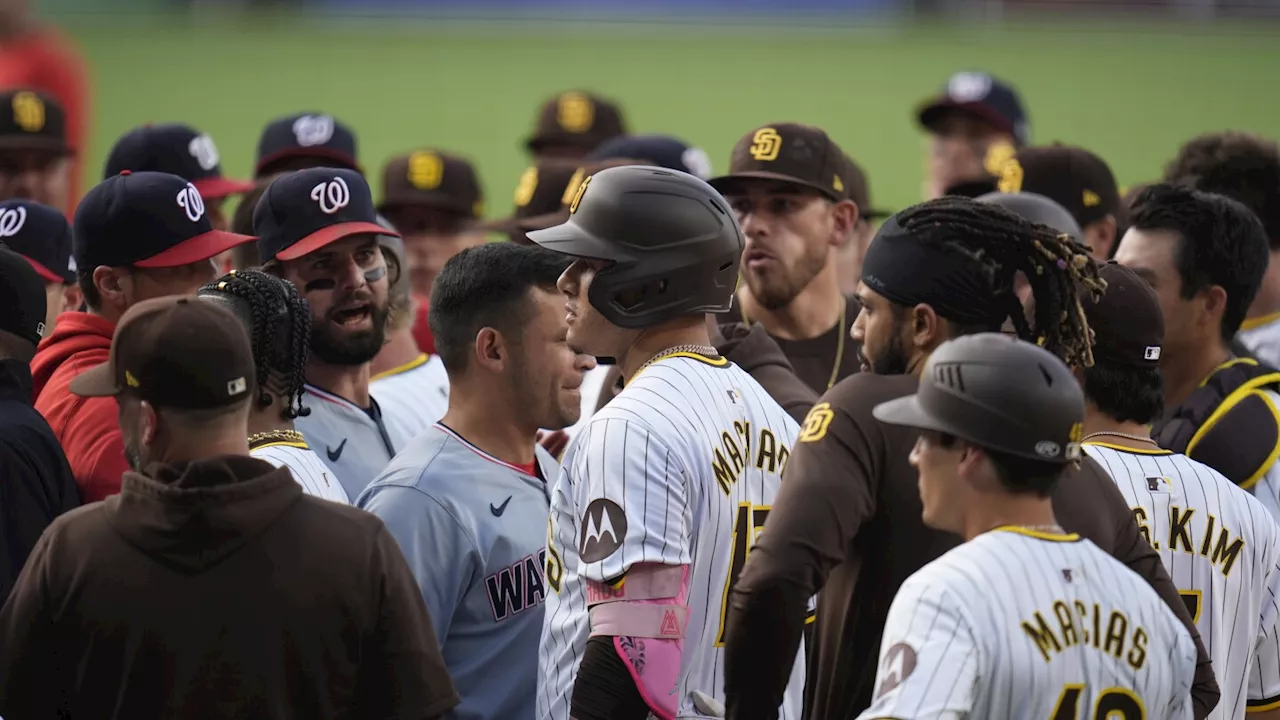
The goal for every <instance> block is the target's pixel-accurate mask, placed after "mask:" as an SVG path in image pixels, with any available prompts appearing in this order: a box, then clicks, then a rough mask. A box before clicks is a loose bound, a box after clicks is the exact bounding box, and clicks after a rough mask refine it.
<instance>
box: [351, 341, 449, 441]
mask: <svg viewBox="0 0 1280 720" xmlns="http://www.w3.org/2000/svg"><path fill="white" fill-rule="evenodd" d="M369 394H370V395H372V396H373V397H374V399H375V400H377V401H378V407H380V408H381V409H382V422H384V423H386V426H387V432H389V433H391V434H392V436H393V437H403V438H410V439H411V438H415V437H417V436H418V435H419V434H420V433H422V431H424V430H426V429H427V428H429V427H431V426H432V425H434V424H435V422H436V421H437V420H439V419H440V418H442V417H444V412H445V410H448V409H449V376H448V375H447V374H446V373H445V371H444V362H442V361H441V360H440V356H439V355H427V354H426V353H423V354H422V355H419V356H418V357H417V359H415V360H414V361H413V362H411V363H406V364H405V365H402V366H400V367H398V368H393V369H391V370H387V371H385V372H380V373H378V374H377V375H374V376H373V377H372V378H371V379H370V380H369ZM397 449H400V448H399V447H397Z"/></svg>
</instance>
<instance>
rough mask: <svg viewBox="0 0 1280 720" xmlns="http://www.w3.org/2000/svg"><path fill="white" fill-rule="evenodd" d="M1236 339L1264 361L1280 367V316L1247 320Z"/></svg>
mask: <svg viewBox="0 0 1280 720" xmlns="http://www.w3.org/2000/svg"><path fill="white" fill-rule="evenodd" d="M1236 339H1237V340H1239V341H1240V342H1241V343H1242V344H1243V345H1244V346H1245V347H1246V348H1248V349H1249V352H1251V353H1253V354H1254V356H1255V357H1257V358H1258V359H1259V360H1261V361H1262V362H1264V363H1266V364H1268V365H1270V366H1271V367H1275V368H1280V316H1277V315H1268V316H1266V317H1261V318H1252V319H1249V320H1245V321H1244V324H1243V325H1241V326H1240V332H1238V333H1236Z"/></svg>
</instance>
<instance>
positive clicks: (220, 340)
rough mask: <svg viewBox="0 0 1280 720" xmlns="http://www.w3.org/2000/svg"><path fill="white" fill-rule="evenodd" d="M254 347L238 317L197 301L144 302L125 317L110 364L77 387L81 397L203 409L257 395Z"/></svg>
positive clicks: (75, 383) (86, 375) (167, 299)
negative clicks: (133, 399) (126, 397)
mask: <svg viewBox="0 0 1280 720" xmlns="http://www.w3.org/2000/svg"><path fill="white" fill-rule="evenodd" d="M254 372H255V369H254V364H253V349H252V348H251V347H250V343H249V335H248V333H247V332H246V331H245V328H244V325H242V324H241V323H240V321H239V320H237V319H236V316H235V315H233V314H231V311H229V310H227V309H226V308H223V307H221V306H218V305H215V304H213V303H207V302H201V301H199V300H196V299H194V298H191V297H185V296H170V297H163V298H155V299H153V300H144V301H143V302H140V303H138V304H136V305H134V306H133V307H131V308H129V309H128V311H126V312H125V314H124V316H123V317H121V318H120V323H119V324H118V325H116V331H115V335H114V337H112V338H111V353H110V356H109V359H108V360H107V362H106V363H104V364H102V365H99V366H97V367H94V368H90V369H89V370H86V371H85V372H83V373H81V374H80V375H78V376H77V377H76V378H75V379H74V380H72V381H71V392H73V393H75V394H76V395H80V396H82V397H110V396H116V395H121V394H130V395H134V396H136V397H138V398H140V399H142V400H146V401H147V402H149V403H151V404H152V405H154V406H156V407H165V408H175V409H183V410H204V409H212V408H218V407H225V406H228V405H234V404H236V403H240V402H243V401H245V400H246V399H248V398H249V397H251V394H252V392H253V389H254Z"/></svg>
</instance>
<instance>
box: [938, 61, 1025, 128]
mask: <svg viewBox="0 0 1280 720" xmlns="http://www.w3.org/2000/svg"><path fill="white" fill-rule="evenodd" d="M957 112H959V113H968V114H969V115H973V116H976V117H978V118H981V119H982V120H985V121H986V122H988V123H990V124H991V125H993V126H995V127H996V128H998V129H1000V130H1003V131H1004V132H1007V133H1009V134H1010V135H1012V136H1013V137H1014V139H1015V140H1017V141H1018V144H1019V145H1025V144H1026V143H1027V140H1028V136H1029V135H1030V132H1029V129H1028V127H1027V113H1026V111H1025V110H1023V109H1022V100H1021V99H1020V98H1019V97H1018V91H1017V90H1015V89H1014V88H1013V86H1012V85H1010V84H1008V83H1006V82H1004V81H1003V80H1000V79H998V78H995V77H993V76H991V75H988V74H987V73H984V72H958V73H956V74H955V75H952V76H951V77H950V78H949V79H948V80H947V84H946V85H944V86H943V87H942V92H941V93H940V94H939V95H937V96H936V97H934V98H932V99H930V100H928V101H927V102H925V104H924V105H922V106H921V107H920V110H919V112H918V115H917V117H918V119H919V120H920V124H921V125H923V126H924V127H925V129H927V130H933V129H934V128H936V127H937V125H938V124H939V123H940V122H941V121H942V119H943V118H945V117H946V116H947V115H950V114H951V113H957Z"/></svg>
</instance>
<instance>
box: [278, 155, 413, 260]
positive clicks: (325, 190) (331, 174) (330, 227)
mask: <svg viewBox="0 0 1280 720" xmlns="http://www.w3.org/2000/svg"><path fill="white" fill-rule="evenodd" d="M253 232H254V233H255V234H256V235H257V236H258V257H259V258H261V259H262V261H263V262H266V261H267V260H272V259H274V260H296V259H297V258H300V257H302V256H304V255H309V254H311V253H313V252H315V251H316V250H319V249H320V248H322V247H324V246H325V245H328V244H329V243H332V242H337V241H338V240H341V239H343V238H346V237H350V236H352V235H362V234H366V233H368V234H371V235H393V236H395V237H400V234H399V233H396V232H393V231H391V230H388V229H387V228H385V227H383V226H382V225H380V224H378V213H377V211H376V210H375V209H374V206H373V193H372V192H371V191H370V190H369V183H368V182H366V181H365V179H364V176H363V175H361V174H360V173H358V172H356V171H355V170H344V169H338V168H310V169H307V170H299V171H297V172H292V173H289V174H288V175H281V176H280V177H278V178H276V179H275V180H274V181H273V182H272V183H271V184H270V185H269V186H267V191H266V192H265V193H263V194H262V199H261V200H259V201H258V206H257V207H256V208H254V210H253Z"/></svg>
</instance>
